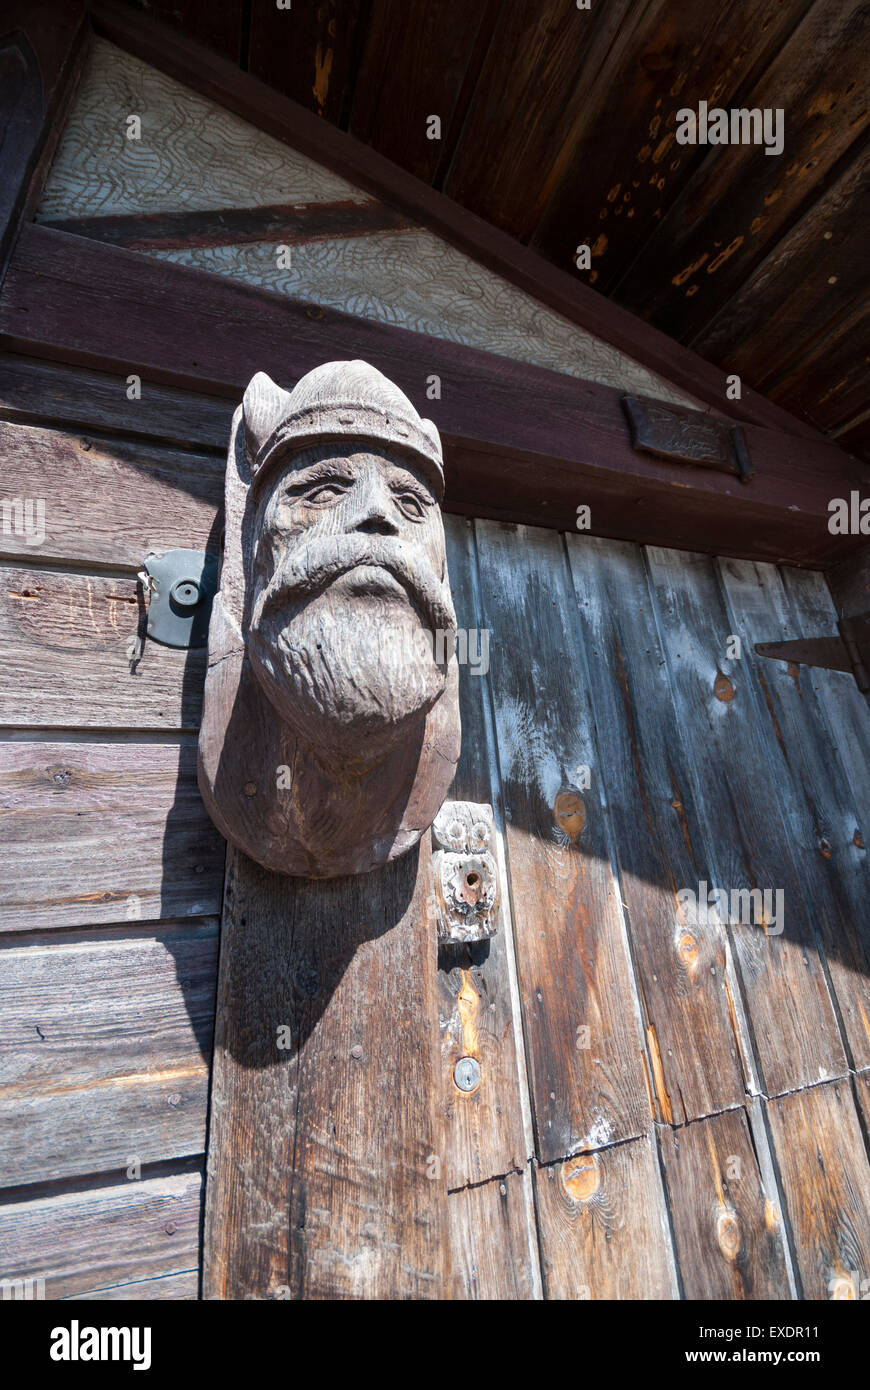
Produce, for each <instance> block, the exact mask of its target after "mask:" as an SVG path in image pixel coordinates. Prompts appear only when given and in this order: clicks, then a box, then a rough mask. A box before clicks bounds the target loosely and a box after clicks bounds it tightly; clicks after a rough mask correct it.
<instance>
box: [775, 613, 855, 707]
mask: <svg viewBox="0 0 870 1390" xmlns="http://www.w3.org/2000/svg"><path fill="white" fill-rule="evenodd" d="M837 627H838V628H839V629H840V635H839V637H834V636H831V637H799V638H797V639H796V640H795V641H793V642H756V644H755V650H756V651H757V652H758V655H759V656H767V657H770V658H771V660H773V661H793V662H795V663H796V664H797V665H801V666H821V667H822V668H823V669H824V670H826V671H847V672H849V673H850V674H851V675H853V676H854V677H855V680H856V682H857V685H858V689H859V690H860V691H861V694H862V695H867V694H870V612H868V613H859V614H858V615H857V616H856V617H854V618H841V619H840V621H839V622H838V624H837Z"/></svg>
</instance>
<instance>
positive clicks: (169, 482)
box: [0, 423, 225, 571]
mask: <svg viewBox="0 0 870 1390" xmlns="http://www.w3.org/2000/svg"><path fill="white" fill-rule="evenodd" d="M0 450H2V453H3V460H4V482H3V488H4V497H6V498H10V499H11V498H16V497H18V498H23V499H27V498H30V499H32V501H33V504H34V511H33V515H34V516H38V515H39V514H40V513H39V509H38V507H37V504H38V503H39V501H40V500H41V501H42V502H43V503H44V518H45V537H44V540H43V541H42V543H41V544H39V545H34V544H33V543H32V542H31V541H29V540H28V538H27V535H26V534H21V529H22V528H21V527H20V526H16V521H15V518H14V516H13V517H12V520H11V524H10V525H6V524H5V513H4V525H3V526H2V534H0V554H5V555H20V556H23V555H27V556H28V557H30V558H31V559H36V560H60V561H65V560H66V561H69V560H74V561H79V562H83V563H99V564H103V565H107V566H109V567H110V568H112V569H114V570H120V569H124V568H125V567H128V566H129V567H130V568H131V569H133V568H135V569H136V570H137V571H138V570H139V569H141V568H142V562H143V561H144V559H145V556H146V555H147V554H148V552H149V551H161V550H172V549H176V548H180V549H185V550H211V551H213V552H216V551H217V548H218V536H219V531H218V523H217V520H216V518H217V515H218V507H219V504H220V498H221V494H222V487H223V472H224V466H225V465H224V463H223V461H222V460H218V459H217V458H215V457H214V455H211V454H201V453H193V452H187V451H184V450H180V449H179V450H175V451H171V452H170V451H168V450H166V449H155V448H153V447H150V446H147V445H144V444H141V443H138V442H136V443H134V442H133V441H131V440H112V441H105V440H96V439H91V438H89V437H88V436H81V435H75V434H69V433H67V432H66V431H64V430H46V429H37V428H36V427H35V426H32V425H11V424H6V423H0Z"/></svg>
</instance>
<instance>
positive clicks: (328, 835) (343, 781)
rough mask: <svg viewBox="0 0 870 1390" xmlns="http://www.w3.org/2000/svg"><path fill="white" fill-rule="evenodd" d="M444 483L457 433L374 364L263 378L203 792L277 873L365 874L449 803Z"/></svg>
mask: <svg viewBox="0 0 870 1390" xmlns="http://www.w3.org/2000/svg"><path fill="white" fill-rule="evenodd" d="M443 492H444V472H443V464H442V455H441V443H440V440H439V437H438V431H437V430H436V428H435V426H434V425H433V424H432V422H431V421H430V420H423V419H421V418H420V416H419V415H418V414H417V412H416V410H415V409H414V407H413V405H412V404H411V402H410V401H409V400H408V398H407V397H406V396H405V395H404V394H403V393H402V392H401V391H400V390H399V389H398V387H397V386H395V385H394V384H393V383H392V382H391V381H388V380H387V378H386V377H385V376H383V375H382V374H381V373H380V372H379V371H377V370H376V369H375V368H374V367H372V366H370V365H369V364H368V363H366V362H329V363H326V364H324V365H323V366H321V367H317V368H315V370H314V371H312V372H309V373H308V375H307V376H305V377H303V378H302V380H301V381H300V382H299V383H298V384H297V386H296V387H295V389H294V390H293V391H291V392H287V391H284V390H282V389H281V388H280V387H279V386H276V385H275V383H274V382H273V381H271V380H270V378H269V377H268V376H266V375H265V374H264V373H263V372H259V373H258V374H257V375H256V376H255V377H254V378H253V380H252V381H251V383H250V385H249V386H248V388H247V390H246V391H245V395H244V399H243V403H242V405H241V407H240V408H239V409H238V410H237V411H236V414H235V416H234V419H233V428H232V434H231V438H230V447H229V454H228V458H227V471H226V493H225V496H226V529H225V544H224V555H223V562H222V568H221V577H220V589H219V592H218V594H217V596H216V598H215V602H214V607H213V610H212V617H211V625H210V629H209V657H208V661H209V664H208V674H207V676H206V683H205V703H204V710H203V720H202V727H201V730H200V738H199V782H200V789H201V791H202V795H203V798H204V800H205V804H206V807H207V809H208V811H209V814H210V815H211V817H212V820H213V821H214V822H215V824H216V825H217V827H218V829H219V830H220V831H221V833H222V834H223V835H224V836H225V837H226V838H227V839H228V840H230V841H231V842H232V843H233V844H234V845H236V846H238V848H239V849H241V850H243V851H244V852H245V853H246V854H248V855H250V856H251V858H252V859H255V860H257V862H258V863H260V864H263V865H264V866H265V867H266V868H269V869H274V870H276V871H277V872H279V873H284V874H297V875H303V876H306V877H322V878H328V877H333V876H336V875H340V874H356V873H366V872H368V871H369V870H371V869H374V868H377V867H378V866H379V865H382V864H385V863H387V862H389V861H390V860H392V859H395V858H396V857H397V856H398V855H400V854H403V853H405V851H406V850H408V849H410V848H411V847H412V846H413V845H414V844H416V842H417V841H418V840H419V838H420V836H421V835H422V834H423V832H424V831H425V830H426V829H427V828H428V826H429V825H430V824H431V823H432V821H433V819H434V817H435V815H436V813H437V811H438V809H439V807H440V806H441V803H442V802H443V800H444V798H445V795H446V793H447V790H448V788H449V786H450V783H451V781H452V779H453V774H454V771H455V767H456V763H457V760H458V757H459V744H460V726H459V705H458V676H457V664H456V656H455V641H454V639H453V635H454V634H455V630H456V618H455V615H454V611H453V604H452V601H451V597H450V585H449V581H448V576H447V561H446V553H445V545H444V528H443V524H442V520H441V509H440V505H439V504H440V502H441V499H442V496H443ZM439 632H440V633H447V634H449V636H448V637H447V638H446V640H445V639H442V640H441V641H440V642H439V641H436V640H435V639H436V634H438V633H439ZM439 657H440V658H441V660H440V661H439V660H437V659H436V658H439Z"/></svg>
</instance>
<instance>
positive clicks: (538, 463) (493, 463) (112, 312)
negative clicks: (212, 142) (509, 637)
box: [0, 227, 863, 565]
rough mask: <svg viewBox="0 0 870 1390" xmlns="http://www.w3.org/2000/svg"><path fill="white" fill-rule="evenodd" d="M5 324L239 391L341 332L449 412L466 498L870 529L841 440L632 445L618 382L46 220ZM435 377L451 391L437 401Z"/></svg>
mask: <svg viewBox="0 0 870 1390" xmlns="http://www.w3.org/2000/svg"><path fill="white" fill-rule="evenodd" d="M103 286H105V287H106V288H105V291H104V290H103V289H102V288H101V287H103ZM119 297H120V298H121V299H123V300H124V302H125V304H126V305H127V309H128V312H127V313H126V314H123V315H119V314H118V311H117V303H118V299H119ZM185 325H186V327H185ZM0 334H3V335H5V336H4V340H5V342H6V345H7V346H10V347H17V348H18V349H24V350H26V351H27V352H28V353H34V354H35V355H37V356H40V357H43V358H44V357H51V358H62V359H64V360H67V361H82V362H85V363H87V364H88V365H90V366H93V367H96V368H99V369H105V368H108V369H110V370H112V371H117V372H118V373H119V374H121V373H124V374H126V373H127V372H133V371H135V372H137V373H139V374H141V375H142V376H143V378H145V379H147V380H149V381H152V380H153V381H160V382H163V383H168V384H172V385H180V386H183V387H185V388H189V387H193V388H194V389H197V390H201V389H203V388H204V387H205V389H207V390H209V391H214V392H216V393H218V394H224V395H226V396H228V397H229V398H231V399H235V400H237V399H238V395H239V392H240V390H242V389H244V387H245V386H246V385H247V383H248V380H249V379H250V375H251V364H252V363H256V364H257V365H258V367H259V368H260V369H261V370H265V371H267V372H270V373H271V374H272V376H273V377H274V378H275V379H276V380H278V381H279V382H280V383H286V384H288V385H291V384H293V383H294V382H295V381H296V380H298V378H299V376H301V375H302V374H303V373H304V372H306V371H308V370H310V369H311V368H313V367H315V366H318V365H320V364H321V363H322V362H323V361H325V360H326V361H328V360H332V359H333V358H334V355H335V351H336V347H335V344H336V343H337V342H340V343H341V345H342V351H343V352H344V353H345V354H346V355H347V356H348V357H351V356H355V357H360V358H362V359H363V360H364V361H368V362H371V363H372V364H373V365H374V366H376V367H378V368H379V369H380V370H381V371H383V372H384V373H385V374H386V375H387V376H388V377H389V378H390V379H391V380H392V381H395V382H396V383H397V384H398V385H399V386H400V387H401V388H402V389H403V390H404V391H405V392H406V393H407V394H408V395H409V396H410V399H411V400H412V401H419V403H420V406H421V408H422V409H423V410H425V412H426V414H427V415H429V416H430V417H431V418H432V419H433V420H434V422H435V424H436V425H437V426H438V428H439V430H440V431H441V433H442V435H443V436H444V443H445V451H446V471H447V508H448V510H450V511H454V512H460V513H464V514H466V515H480V516H486V515H488V516H493V517H495V518H497V519H510V520H516V519H519V520H522V521H531V522H533V523H534V524H538V525H549V526H554V527H561V528H562V529H567V528H573V527H574V525H575V523H576V514H577V505H578V497H579V498H581V499H582V500H583V501H584V502H586V503H587V504H590V505H592V507H593V517H594V520H593V528H594V530H595V531H596V533H598V534H611V535H619V536H623V537H625V538H627V539H639V538H642V539H645V540H653V541H657V542H658V541H667V543H669V544H684V545H686V546H687V547H693V548H698V547H699V546H700V547H701V548H709V549H710V550H712V551H713V552H714V553H729V554H731V553H737V554H741V555H744V556H747V557H748V558H752V559H769V560H780V559H783V558H785V559H789V560H791V561H792V562H794V563H797V564H816V565H821V564H823V563H824V562H825V560H826V559H827V558H829V557H830V556H831V555H833V554H835V553H836V555H837V557H838V558H839V556H840V555H841V554H842V553H843V548H844V545H845V546H851V547H852V548H855V547H856V546H857V545H858V543H859V542H860V537H846V538H843V537H835V536H832V535H831V534H830V532H829V530H828V521H829V519H830V513H829V511H828V503H829V501H830V498H831V495H832V489H838V490H840V489H842V490H841V491H838V492H836V493H835V494H834V495H840V496H847V495H848V492H849V491H850V489H851V488H852V487H860V485H861V482H862V478H863V475H861V465H860V464H859V463H858V461H857V460H853V459H850V457H849V456H848V455H847V454H844V453H843V452H842V451H841V450H839V449H837V448H836V447H835V446H833V445H829V444H826V443H822V444H820V445H817V444H815V443H813V442H812V441H809V440H804V439H798V438H795V437H794V436H791V435H786V434H782V433H778V432H775V431H769V430H766V429H761V428H758V427H755V426H747V427H746V430H745V434H746V440H747V448H748V451H749V456H750V459H751V461H752V465H753V467H754V469H755V477H754V478H753V482H752V486H751V489H750V488H746V487H743V486H742V485H741V484H739V483H737V482H736V481H735V479H734V478H733V477H732V476H730V475H728V474H724V473H719V472H716V471H715V470H711V469H704V468H687V467H686V466H685V465H680V464H675V463H673V462H668V461H666V460H664V459H658V458H653V457H652V456H650V455H646V454H641V453H638V452H637V451H635V450H634V449H632V447H631V442H630V438H629V434H628V431H627V428H626V421H625V415H624V411H623V408H622V405H621V397H622V391H621V390H620V389H618V388H608V387H605V386H601V385H598V384H596V383H594V382H582V383H580V382H577V381H575V380H574V379H573V378H570V377H567V376H566V375H565V374H563V373H560V372H552V371H548V370H545V369H544V368H538V367H535V366H529V365H526V364H523V363H518V362H511V361H509V360H508V359H506V358H504V357H498V356H496V355H494V354H492V353H488V352H481V351H479V350H478V349H475V348H470V347H466V346H464V345H463V344H458V343H448V342H446V341H444V340H440V341H436V340H434V339H432V338H431V337H428V336H426V335H423V334H414V333H410V332H408V331H406V330H405V329H402V328H395V327H392V326H389V325H385V324H379V323H374V322H372V321H369V320H366V319H364V318H359V317H357V318H354V317H352V316H351V315H348V314H340V313H338V312H337V311H336V310H325V309H321V308H319V307H318V306H313V305H310V304H308V305H306V304H305V303H303V302H302V301H297V300H294V299H291V298H289V297H288V296H286V295H282V294H274V293H270V292H268V291H265V290H257V289H254V288H253V287H251V286H248V285H244V284H237V283H233V282H232V281H231V280H229V279H227V278H226V277H215V276H212V275H208V274H206V273H204V272H202V271H194V270H190V269H187V268H185V267H181V266H173V265H172V264H171V263H170V262H167V261H160V260H156V259H152V258H151V257H145V256H141V255H138V254H137V253H135V252H130V251H124V250H121V249H119V248H117V247H112V246H104V245H101V244H100V243H98V242H92V241H88V240H86V239H85V238H84V237H72V236H70V235H69V234H67V233H63V232H52V231H49V230H48V229H47V228H45V227H30V228H28V229H26V230H25V232H24V233H23V234H22V236H21V237H20V238H19V241H18V243H17V246H16V252H15V255H14V257H13V260H12V262H11V264H10V270H9V272H8V274H7V279H6V285H5V287H4V291H3V295H2V299H0ZM433 376H436V377H438V378H439V381H440V383H441V398H440V399H438V398H436V399H434V400H431V401H430V400H429V399H428V389H427V382H429V381H430V379H431V377H433ZM859 475H861V476H859ZM627 498H630V499H631V501H630V505H628V504H627ZM796 508H797V510H795V509H796ZM675 518H676V519H675Z"/></svg>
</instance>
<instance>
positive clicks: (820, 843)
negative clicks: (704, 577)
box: [717, 560, 870, 1067]
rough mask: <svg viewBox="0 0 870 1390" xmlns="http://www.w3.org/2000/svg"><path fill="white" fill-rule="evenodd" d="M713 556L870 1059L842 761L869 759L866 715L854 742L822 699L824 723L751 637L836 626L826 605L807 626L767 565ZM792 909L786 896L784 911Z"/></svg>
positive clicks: (856, 1035) (863, 890)
mask: <svg viewBox="0 0 870 1390" xmlns="http://www.w3.org/2000/svg"><path fill="white" fill-rule="evenodd" d="M717 563H718V569H719V575H720V578H721V582H722V587H723V590H724V594H725V598H726V602H727V604H728V608H729V611H730V613H731V614H732V616H733V630H734V632H736V633H738V634H739V635H740V637H741V639H742V641H743V644H744V646H743V650H744V663H743V670H744V672H745V675H746V677H747V678H748V679H749V680H751V681H753V682H754V683H757V687H756V688H757V690H758V694H759V696H760V698H759V700H758V707H759V709H760V710H761V712H762V718H763V719H765V720H766V721H768V726H769V729H770V732H771V733H772V735H773V738H772V740H771V741H770V744H769V750H770V757H771V761H772V762H773V765H774V778H775V784H776V786H777V789H778V791H779V799H780V804H781V806H782V808H783V811H784V815H785V822H786V825H787V827H788V835H789V842H790V845H791V848H792V851H793V853H794V854H795V855H796V856H797V859H796V862H797V863H798V864H799V866H800V892H801V896H802V899H803V903H804V904H805V906H806V909H807V912H808V915H809V917H810V919H811V921H812V923H813V926H814V929H815V932H816V934H817V936H818V938H819V941H820V944H821V948H822V952H823V955H824V960H825V963H826V968H827V971H828V974H829V976H830V980H831V985H832V987H833V991H834V996H835V999H836V1002H837V1006H838V1015H839V1019H840V1022H841V1027H842V1031H843V1035H844V1039H845V1042H846V1045H847V1049H848V1056H849V1062H850V1065H852V1066H856V1067H866V1066H870V919H868V913H867V900H868V895H870V875H868V866H867V850H866V848H863V847H862V843H863V842H862V840H861V835H860V833H859V835H858V840H859V843H858V844H856V843H855V831H856V830H857V828H858V826H859V824H860V823H861V821H862V820H863V819H864V816H863V815H862V814H861V812H862V811H864V810H866V809H868V808H867V803H866V802H865V803H864V805H863V806H861V804H860V803H859V802H858V801H856V799H855V797H854V796H853V794H852V789H851V788H850V786H849V783H848V779H847V776H846V773H845V771H844V766H843V765H844V763H845V762H852V761H857V762H859V763H861V764H862V765H863V767H864V768H866V766H867V762H868V754H870V721H868V719H867V713H866V708H865V711H864V721H863V725H864V727H863V729H862V731H861V737H860V740H859V741H855V742H852V741H850V739H849V733H850V732H852V733H857V729H856V728H855V726H854V725H853V726H852V729H851V730H850V729H849V728H848V726H847V727H846V728H840V727H839V726H838V724H837V722H836V719H835V718H833V719H832V718H831V716H834V715H835V710H834V708H832V707H831V706H830V705H828V708H827V711H826V712H827V715H828V718H829V719H830V722H831V724H832V726H833V727H832V728H830V729H829V728H826V718H825V714H826V712H825V711H824V710H823V709H822V707H821V705H820V702H819V699H818V697H817V694H816V691H815V689H814V688H813V685H812V684H811V683H810V682H808V681H807V680H805V676H806V675H807V674H808V672H807V668H806V667H804V666H801V667H798V666H795V665H790V664H789V663H787V662H783V661H770V660H767V659H765V658H764V657H759V656H757V655H756V654H755V650H754V648H755V643H756V642H764V641H770V640H777V641H779V640H788V638H790V637H797V636H805V635H809V633H810V632H814V633H817V634H818V635H820V636H821V635H824V633H826V632H834V631H836V622H835V619H834V617H833V614H832V615H831V616H830V617H829V618H828V621H827V623H825V624H823V625H822V626H821V627H819V628H816V629H812V628H810V629H808V628H807V627H805V626H804V625H803V624H800V623H799V618H798V615H797V614H796V613H795V612H794V610H793V609H792V607H791V605H790V604H789V602H788V596H787V593H786V590H785V588H784V585H783V582H782V580H781V578H780V575H779V573H778V572H777V570H775V569H774V568H773V566H768V565H751V564H745V563H743V562H741V561H737V560H722V561H719V562H717ZM826 674H827V675H829V676H830V677H832V678H833V679H832V680H830V681H829V682H828V683H827V684H828V685H829V686H830V685H833V684H841V685H842V684H844V683H845V682H846V681H848V680H849V679H850V678H849V677H848V676H846V675H845V674H843V673H837V672H827V673H826ZM856 693H857V692H856ZM859 775H860V774H859ZM789 909H790V904H789V903H788V902H787V903H786V912H787V913H788V912H789ZM786 931H788V922H787V923H786Z"/></svg>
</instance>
